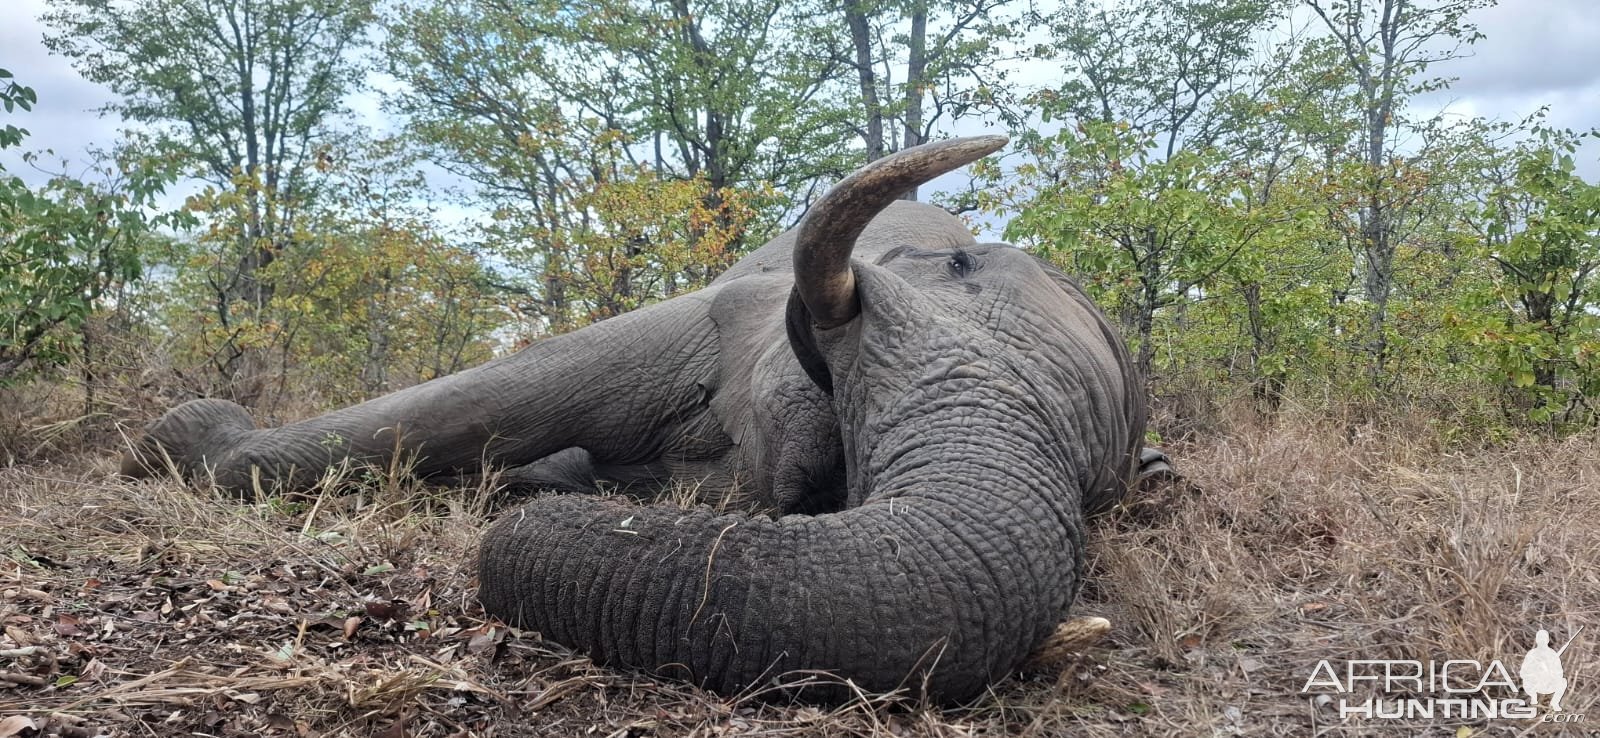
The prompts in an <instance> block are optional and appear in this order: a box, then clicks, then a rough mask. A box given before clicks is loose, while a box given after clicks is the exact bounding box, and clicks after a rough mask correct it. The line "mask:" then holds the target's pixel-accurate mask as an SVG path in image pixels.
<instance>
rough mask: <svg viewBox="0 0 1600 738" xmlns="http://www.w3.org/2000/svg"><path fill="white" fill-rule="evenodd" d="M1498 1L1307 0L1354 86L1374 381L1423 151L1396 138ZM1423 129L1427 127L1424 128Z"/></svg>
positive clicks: (1383, 360)
mask: <svg viewBox="0 0 1600 738" xmlns="http://www.w3.org/2000/svg"><path fill="white" fill-rule="evenodd" d="M1494 2H1495V0H1435V1H1433V2H1429V1H1428V0H1421V1H1420V2H1419V0H1305V3H1306V6H1307V7H1309V8H1310V9H1311V10H1312V11H1313V12H1314V13H1315V14H1316V16H1317V17H1318V18H1319V19H1321V21H1322V23H1323V25H1324V27H1325V28H1326V29H1327V31H1328V34H1329V37H1328V38H1327V39H1326V40H1325V43H1327V44H1328V45H1329V46H1330V47H1331V48H1332V49H1333V50H1334V52H1335V53H1336V54H1337V56H1338V59H1339V60H1340V63H1341V65H1342V66H1343V67H1344V69H1345V71H1347V72H1348V73H1349V74H1350V75H1351V77H1352V78H1353V82H1354V91H1355V96H1354V100H1353V102H1354V105H1355V108H1356V113H1357V115H1358V119H1359V120H1360V121H1361V124H1362V126H1361V129H1360V131H1359V137H1358V138H1357V139H1355V140H1353V141H1351V142H1350V143H1351V145H1352V148H1353V150H1352V151H1351V152H1350V153H1351V154H1353V155H1354V158H1355V159H1356V160H1357V161H1359V162H1360V163H1361V165H1362V166H1363V168H1364V171H1363V177H1362V182H1361V185H1360V197H1361V200H1360V205H1359V209H1358V210H1357V218H1358V225H1359V244H1360V257H1361V269H1362V288H1363V290H1362V291H1363V296H1364V297H1365V298H1366V302H1367V304H1368V309H1369V312H1368V320H1367V327H1366V332H1367V343H1368V351H1369V352H1370V355H1371V359H1370V362H1369V364H1368V368H1369V370H1370V371H1371V372H1372V374H1373V375H1374V376H1375V377H1376V376H1377V375H1379V374H1381V373H1382V372H1383V371H1384V369H1385V366H1386V364H1387V362H1388V359H1389V338H1388V334H1387V324H1388V317H1389V298H1390V295H1391V293H1392V292H1393V290H1394V286H1395V253H1396V249H1397V248H1398V245H1399V243H1400V241H1401V240H1402V239H1403V238H1404V237H1405V235H1406V233H1405V231H1404V230H1403V225H1402V216H1403V213H1402V212H1400V211H1403V210H1404V209H1406V208H1407V207H1408V206H1409V205H1410V204H1411V200H1412V194H1413V192H1412V190H1411V189H1410V188H1407V187H1403V186H1400V180H1402V179H1403V178H1404V177H1405V176H1406V171H1407V170H1412V169H1414V168H1415V164H1416V163H1417V162H1418V161H1420V159H1421V158H1423V157H1425V155H1426V152H1425V151H1418V152H1414V153H1412V154H1405V153H1402V152H1401V150H1400V148H1399V146H1398V144H1397V142H1396V140H1397V136H1396V134H1397V133H1398V132H1401V131H1404V130H1406V129H1407V127H1410V126H1414V125H1415V122H1414V121H1410V120H1408V119H1407V117H1406V115H1405V107H1406V101H1407V99H1408V98H1409V97H1410V96H1412V95H1414V94H1416V93H1419V92H1426V91H1430V90H1436V89H1439V88H1441V87H1444V86H1446V85H1448V81H1447V80H1443V79H1437V78H1427V77H1424V76H1423V75H1424V74H1425V73H1426V72H1427V71H1428V69H1429V68H1430V67H1431V66H1432V65H1434V64H1437V63H1439V62H1442V61H1446V60H1449V59H1452V58H1455V57H1456V56H1458V55H1459V53H1460V50H1461V48H1462V47H1463V46H1466V45H1470V44H1471V43H1473V42H1474V41H1476V40H1478V39H1479V38H1481V34H1479V33H1478V31H1477V28H1476V27H1475V26H1474V25H1472V24H1471V23H1469V22H1468V21H1467V16H1468V14H1469V13H1471V12H1472V11H1473V10H1476V9H1479V8H1483V7H1488V6H1490V5H1493V4H1494ZM1424 125H1426V123H1424Z"/></svg>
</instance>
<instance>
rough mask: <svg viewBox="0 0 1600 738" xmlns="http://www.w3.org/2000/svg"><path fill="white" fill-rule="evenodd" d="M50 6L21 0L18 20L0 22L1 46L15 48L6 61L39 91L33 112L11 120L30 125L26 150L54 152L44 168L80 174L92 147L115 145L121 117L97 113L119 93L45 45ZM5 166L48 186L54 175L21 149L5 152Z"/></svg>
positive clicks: (1, 158)
mask: <svg viewBox="0 0 1600 738" xmlns="http://www.w3.org/2000/svg"><path fill="white" fill-rule="evenodd" d="M45 10H47V8H46V6H45V4H44V3H43V2H42V0H20V2H16V4H15V5H14V6H12V7H11V8H8V12H7V16H9V18H10V19H11V20H12V22H10V23H7V24H4V25H0V49H6V50H7V51H8V52H9V53H8V54H7V55H6V57H5V58H4V59H0V64H4V65H5V66H6V68H7V69H9V70H10V71H11V73H12V74H14V75H16V81H17V82H18V83H20V84H22V85H25V86H28V87H32V88H33V90H34V92H36V93H38V95H39V102H38V104H37V105H35V106H34V108H33V110H32V111H31V112H27V113H19V114H14V115H12V116H10V117H9V118H8V120H7V122H8V123H11V124H13V125H17V126H20V127H22V128H26V129H28V131H29V133H30V135H29V136H28V138H27V139H26V140H25V141H24V142H23V146H22V147H23V148H24V149H27V150H29V151H36V152H37V151H43V150H45V149H49V150H51V151H52V152H53V153H54V156H45V157H41V162H40V163H41V165H42V166H44V167H46V168H49V169H62V170H65V171H67V172H68V173H71V174H79V173H81V172H80V171H79V170H81V169H82V167H83V166H84V165H85V164H86V163H87V161H88V159H89V156H88V152H89V149H91V148H109V147H110V146H111V145H112V144H113V143H115V142H116V140H117V125H118V123H119V121H118V120H116V119H115V118H105V117H101V116H100V115H99V113H98V112H97V111H98V109H99V108H100V107H102V106H104V105H105V104H106V103H108V102H111V101H112V100H113V99H114V95H113V94H112V93H111V91H110V90H108V89H106V88H105V87H103V86H101V85H97V84H95V83H93V82H90V81H88V80H86V79H84V78H83V77H81V76H79V75H78V72H77V71H76V70H74V69H73V68H72V65H71V63H69V62H68V61H67V60H66V59H65V58H63V57H60V56H55V55H53V54H51V53H50V52H49V50H47V49H46V48H45V46H44V33H45V31H46V30H47V28H46V26H45V25H44V23H42V22H41V21H40V20H39V18H38V16H39V15H40V14H41V13H43V12H44V11H45ZM62 160H65V166H62V164H63V161H62ZM0 164H3V165H4V166H5V167H6V170H7V171H9V172H11V173H13V174H16V175H17V176H20V177H22V178H23V179H24V180H26V181H28V182H29V183H30V184H35V185H37V184H42V183H43V182H44V180H45V179H47V178H48V176H49V175H48V174H46V173H42V172H39V171H38V170H37V169H35V168H34V167H31V166H28V165H26V164H24V163H22V162H21V160H20V158H19V157H18V155H17V152H15V151H7V152H0Z"/></svg>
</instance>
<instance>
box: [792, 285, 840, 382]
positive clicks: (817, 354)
mask: <svg viewBox="0 0 1600 738" xmlns="http://www.w3.org/2000/svg"><path fill="white" fill-rule="evenodd" d="M812 323H813V321H812V319H811V311H809V310H807V309H806V302H805V300H803V299H801V297H800V288H799V287H796V288H794V289H793V290H790V291H789V304H788V306H787V307H786V308H785V309H784V315H783V327H784V330H785V331H787V332H788V334H789V346H790V347H791V348H793V349H794V357H795V359H796V360H798V361H799V362H800V368H801V369H804V370H805V372H806V376H808V377H810V378H811V381H812V382H814V383H816V385H817V386H818V387H821V388H822V391H823V392H826V393H828V394H830V395H831V394H833V372H831V371H829V370H828V362H827V361H826V360H824V359H823V358H822V351H821V349H818V348H817V337H816V336H814V335H812V333H811V326H812Z"/></svg>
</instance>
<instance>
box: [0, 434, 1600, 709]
mask: <svg viewBox="0 0 1600 738" xmlns="http://www.w3.org/2000/svg"><path fill="white" fill-rule="evenodd" d="M1431 435H1432V434H1431V433H1429V432H1428V431H1427V430H1426V428H1425V427H1424V426H1421V425H1419V426H1417V427H1416V428H1409V429H1408V428H1405V427H1403V426H1400V427H1391V428H1389V429H1388V430H1379V429H1376V428H1374V427H1372V426H1365V425H1360V424H1349V423H1345V424H1339V423H1331V422H1327V421H1318V422H1315V423H1313V422H1303V421H1294V420H1283V421H1278V422H1276V423H1273V424H1261V423H1259V422H1253V421H1252V422H1240V423H1236V424H1234V426H1233V427H1231V428H1227V429H1224V430H1221V431H1218V432H1217V433H1215V434H1212V435H1210V436H1209V437H1207V438H1205V439H1204V440H1201V441H1196V442H1189V443H1182V444H1177V445H1176V447H1175V448H1173V449H1172V450H1173V451H1174V456H1175V457H1176V458H1177V460H1178V462H1179V463H1180V464H1181V466H1182V469H1183V471H1184V472H1185V473H1186V474H1187V475H1188V482H1187V483H1185V484H1175V485H1168V486H1165V487H1162V488H1160V489H1155V490H1151V491H1149V492H1147V493H1146V494H1145V495H1144V496H1143V497H1141V498H1140V499H1136V500H1132V501H1130V504H1129V505H1128V506H1127V507H1126V508H1125V509H1123V510H1119V511H1118V512H1116V513H1114V514H1112V515H1110V516H1108V517H1106V518H1104V519H1102V520H1101V521H1099V523H1098V524H1097V525H1096V529H1095V534H1094V536H1093V540H1092V544H1091V545H1092V548H1091V552H1090V553H1091V557H1092V566H1091V574H1092V581H1091V583H1090V585H1089V586H1088V588H1087V591H1086V595H1085V598H1084V599H1083V601H1082V602H1081V603H1080V607H1079V610H1080V612H1083V613H1087V614H1098V615H1103V616H1105V617H1107V618H1109V619H1111V621H1112V622H1113V624H1114V628H1113V631H1112V634H1111V636H1110V638H1109V639H1108V640H1107V641H1106V642H1104V643H1102V644H1101V645H1099V646H1097V647H1094V648H1092V649H1090V650H1089V651H1087V652H1086V653H1084V654H1082V655H1081V656H1080V657H1079V658H1077V659H1076V660H1073V661H1071V662H1070V663H1068V664H1067V665H1066V666H1065V668H1062V669H1061V670H1059V672H1055V673H1048V674H1035V675H1031V676H1026V677H1017V678H1013V679H1010V680H1007V681H1006V682H1004V683H1002V684H1000V685H998V686H996V687H995V689H994V690H993V692H992V693H991V694H989V695H988V696H986V697H985V698H983V699H981V700H980V701H978V702H977V703H975V704H973V705H971V706H968V707H966V708H963V709H954V710H941V709H937V708H932V707H928V706H925V705H921V704H919V703H918V702H917V701H916V699H915V698H914V696H909V697H906V696H901V697H896V696H892V695H891V696H883V695H862V696H861V698H860V699H858V700H856V701H855V702H853V703H851V704H847V705H844V706H842V707H836V708H825V709H819V708H817V707H812V706H805V705H788V704H784V703H782V702H781V701H778V700H776V699H774V698H773V697H772V696H771V695H767V696H765V698H763V696H761V695H756V696H751V697H746V698H742V699H726V698H721V697H718V696H715V695H711V694H707V693H704V692H700V691H698V690H695V689H692V688H688V687H685V686H681V685H676V684H672V683H660V682H656V681H654V680H652V679H649V678H647V677H645V676H641V675H637V674H631V673H625V672H619V671H613V670H608V669H602V668H598V667H595V666H593V665H592V664H590V663H589V662H588V661H587V660H586V659H583V658H581V657H576V656H573V655H571V654H570V653H567V652H565V651H563V650H562V649H561V648H559V647H557V646H554V645H553V644H547V643H543V642H541V640H540V638H539V636H538V634H536V633H531V632H515V631H509V630H507V629H506V628H505V627H504V626H503V625H500V624H498V623H495V622H486V621H485V620H484V618H483V614H482V611H481V610H480V609H479V608H478V606H477V604H476V602H475V599H474V592H475V584H474V582H473V579H472V573H471V569H470V566H469V562H470V561H471V559H472V555H473V549H474V546H475V542H476V536H477V533H478V531H479V530H481V529H482V528H483V526H484V524H485V520H486V519H487V518H489V517H491V516H492V515H493V514H494V510H493V505H492V504H491V503H490V502H489V500H490V499H492V495H490V494H488V492H487V490H485V489H476V490H438V489H426V488H421V487H418V486H416V485H413V484H410V483H407V482H403V481H399V480H397V479H396V478H394V477H392V476H391V475H388V474H367V475H356V474H349V475H346V478H345V480H344V482H345V486H346V487H348V486H349V484H350V483H351V482H352V481H353V482H354V483H356V484H357V486H358V487H359V488H360V492H359V494H354V495H342V496H334V495H316V496H311V497H308V498H305V499H302V500H295V501H275V502H272V503H267V504H262V505H241V504H238V503H235V502H231V501H223V500H220V499H216V498H214V497H211V496H209V495H205V494H201V493H197V492H196V491H195V490H194V489H192V488H191V487H188V486H186V485H183V484H179V483H176V482H173V481H170V480H167V481H147V482H140V483H129V482H123V481H117V480H113V479H111V477H110V472H111V471H112V468H113V467H112V465H113V459H112V456H113V454H110V453H97V454H93V455H80V456H75V457H67V458H62V459H60V460H59V461H57V462H55V463H48V464H32V465H28V466H19V467H12V468H8V469H4V470H0V626H3V629H4V630H3V633H0V738H10V737H11V736H24V737H27V736H34V735H62V736H94V735H129V736H143V735H163V736H165V735H211V736H239V735H282V736H315V735H322V736H342V735H377V736H382V737H383V738H398V737H400V736H522V735H552V736H555V735H560V736H569V735H593V736H617V737H619V738H620V737H622V736H722V735H761V736H869V735H929V736H1002V735H1003V736H1046V735H1075V736H1212V735H1247V736H1278V735H1282V736H1311V735H1326V736H1389V735H1394V736H1402V735H1403V736H1411V735H1437V736H1455V737H1457V738H1461V737H1464V736H1480V735H1481V736H1488V735H1495V736H1500V735H1505V736H1511V735H1593V734H1600V679H1597V678H1596V677H1597V676H1600V674H1597V672H1600V669H1597V666H1596V660H1595V655H1596V654H1597V653H1600V435H1596V434H1590V435H1587V436H1582V437H1577V438H1571V439H1567V440H1560V441H1555V440H1529V441H1523V442H1518V443H1516V444H1515V445H1512V446H1510V447H1503V448H1497V449H1493V450H1486V451H1480V452H1474V453H1446V452H1441V451H1439V450H1438V449H1437V447H1436V444H1434V443H1432V442H1431V441H1428V440H1426V439H1428V438H1430V437H1431ZM357 477H361V478H357ZM1580 626H1581V627H1584V628H1585V630H1583V631H1582V632H1581V633H1580V634H1579V635H1578V638H1577V640H1576V642H1575V643H1574V645H1573V646H1572V647H1571V649H1569V650H1568V651H1566V652H1565V653H1564V655H1563V657H1562V660H1563V662H1564V664H1565V667H1566V675H1567V678H1568V680H1569V684H1570V687H1569V690H1568V694H1567V697H1566V699H1565V705H1564V706H1565V707H1566V712H1567V714H1569V715H1580V714H1583V715H1586V716H1587V722H1577V723H1568V724H1554V723H1540V722H1536V721H1522V720H1505V719H1495V720H1485V719H1481V718H1480V719H1468V720H1462V719H1438V718H1436V719H1434V720H1410V721H1375V720H1373V721H1369V720H1362V719H1351V720H1348V721H1343V722H1341V721H1340V719H1339V715H1338V711H1337V709H1336V706H1335V705H1333V704H1319V703H1318V701H1317V700H1316V699H1314V695H1304V694H1301V693H1300V692H1301V688H1302V686H1303V685H1304V684H1305V683H1306V681H1307V679H1308V678H1309V677H1310V676H1311V673H1312V669H1313V667H1314V665H1315V664H1316V663H1317V662H1318V661H1319V660H1321V659H1330V660H1334V662H1335V663H1342V660H1344V659H1358V658H1361V659H1418V660H1435V661H1442V660H1444V659H1447V658H1453V659H1473V660H1477V661H1480V662H1488V661H1490V660H1492V659H1501V660H1503V661H1504V662H1505V663H1506V665H1507V667H1508V669H1510V670H1511V671H1512V673H1513V675H1515V671H1516V669H1517V668H1518V666H1519V665H1520V663H1521V659H1522V655H1523V654H1524V653H1526V652H1527V650H1528V649H1529V648H1530V647H1532V645H1533V636H1534V632H1535V631H1536V630H1537V629H1539V628H1547V629H1548V630H1550V632H1551V633H1552V640H1554V641H1556V644H1555V645H1557V646H1559V644H1560V643H1562V642H1564V641H1566V640H1567V638H1568V637H1569V636H1570V634H1572V633H1573V632H1574V631H1576V630H1577V629H1578V628H1579V627H1580ZM1366 692H1370V688H1367V689H1364V690H1363V693H1366ZM1322 702H1327V700H1322ZM1542 710H1543V708H1542V707H1541V711H1542Z"/></svg>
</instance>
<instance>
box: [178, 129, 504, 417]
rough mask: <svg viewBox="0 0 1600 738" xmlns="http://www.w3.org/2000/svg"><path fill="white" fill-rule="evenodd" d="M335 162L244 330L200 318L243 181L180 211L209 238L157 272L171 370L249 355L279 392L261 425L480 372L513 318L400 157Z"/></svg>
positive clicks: (380, 153) (240, 202)
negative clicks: (290, 405)
mask: <svg viewBox="0 0 1600 738" xmlns="http://www.w3.org/2000/svg"><path fill="white" fill-rule="evenodd" d="M343 154H344V155H343V156H341V157H340V158H339V159H338V160H332V159H327V160H324V162H323V164H322V166H320V167H317V168H316V169H315V170H314V173H313V175H308V176H314V177H315V178H316V179H317V180H318V181H314V182H310V183H308V184H310V185H312V186H316V187H318V188H319V189H322V190H324V191H326V192H327V193H328V194H327V195H326V196H324V197H322V198H319V199H318V200H317V201H315V202H313V203H310V204H307V205H304V206H301V208H300V212H299V216H298V217H297V218H296V220H295V223H294V228H293V229H292V230H291V231H288V232H285V233H282V234H280V238H281V242H282V244H283V246H282V248H281V249H280V250H279V252H278V254H277V256H276V258H275V259H274V260H273V261H272V263H271V264H268V265H266V266H264V267H262V268H261V275H262V278H263V279H265V280H270V281H271V282H272V284H273V285H274V288H275V289H274V291H273V294H272V297H271V298H270V299H269V300H268V301H267V303H266V304H265V305H263V306H262V307H261V309H260V310H259V311H258V312H257V313H256V315H255V319H254V320H253V321H251V322H249V323H246V324H241V323H238V322H233V323H225V322H223V321H222V320H221V318H220V316H218V315H217V314H216V313H214V312H211V311H208V310H204V309H203V308H204V306H205V303H206V302H207V301H208V300H209V299H210V298H211V291H212V285H213V282H212V279H211V275H212V274H214V272H215V269H216V261H217V260H218V258H219V254H220V253H222V252H221V251H219V249H217V248H216V247H215V243H214V242H216V241H229V240H231V239H232V238H233V224H235V223H236V222H237V221H238V219H239V217H240V215H241V213H242V212H244V211H245V209H246V208H247V207H248V201H249V200H248V198H246V197H244V196H242V195H241V194H240V193H241V191H244V190H245V189H247V188H248V187H249V184H250V183H249V182H243V183H241V184H240V185H239V186H236V187H231V188H221V187H215V186H212V187H208V188H207V189H206V190H205V191H203V192H201V193H199V194H198V195H196V196H194V197H192V198H190V200H189V202H188V208H189V209H190V211H191V212H194V213H197V214H199V215H200V216H201V217H202V218H203V220H204V221H205V223H206V227H205V228H204V229H202V230H201V231H200V233H199V234H198V236H197V237H196V238H195V239H193V240H191V241H188V242H179V243H176V244H174V248H173V250H172V255H171V258H170V259H169V260H168V261H167V262H166V263H164V264H163V265H162V266H163V267H164V270H165V271H167V272H169V273H170V274H171V277H170V278H169V279H167V280H164V281H163V284H162V285H161V288H162V289H163V290H164V294H163V295H161V299H159V300H158V301H157V302H158V303H159V304H161V305H162V306H164V308H165V309H164V310H163V311H162V312H161V314H160V315H159V319H160V321H161V322H162V323H163V324H164V325H165V327H166V328H167V330H168V333H169V334H170V336H171V338H170V350H171V352H172V353H173V354H174V355H175V356H176V357H177V359H178V363H180V364H182V365H187V366H195V365H200V366H205V365H208V364H211V363H215V362H219V361H221V360H222V357H224V356H226V352H225V350H224V349H225V348H226V347H228V346H245V347H248V348H249V349H250V350H251V351H254V352H256V353H257V354H258V355H260V356H261V357H263V360H264V361H265V362H266V363H265V367H264V369H265V371H264V373H263V376H266V377H269V378H272V379H274V380H275V382H274V383H269V385H268V386H264V387H263V388H262V392H261V397H260V399H259V402H258V407H260V408H261V409H263V410H265V411H267V412H273V411H275V410H278V409H280V403H281V401H282V400H284V399H285V398H289V399H292V400H293V401H296V402H299V403H302V405H303V404H310V405H312V406H316V407H320V406H323V405H325V404H333V403H348V402H351V401H357V400H361V399H365V398H368V397H372V396H375V395H378V394H382V393H383V392H387V391H389V390H392V389H396V388H398V387H402V386H406V385H409V384H413V383H416V382H419V381H423V380H427V379H432V378H433V377H437V376H443V375H445V374H449V373H451V372H454V371H457V370H459V369H461V368H463V367H465V366H468V365H470V364H473V363H477V362H479V361H482V360H484V359H487V358H488V357H489V356H490V355H491V354H492V353H493V349H494V346H495V341H494V340H493V338H494V337H493V334H494V332H495V331H496V330H498V329H500V328H501V327H503V326H505V325H506V324H507V323H509V322H510V320H511V318H512V314H511V311H510V310H509V309H508V308H507V306H506V305H504V304H503V302H502V301H501V298H502V295H501V294H500V292H499V290H497V289H495V288H494V287H493V282H494V280H493V278H492V276H491V275H490V273H489V271H488V270H487V269H486V268H485V267H484V265H483V263H482V261H481V260H480V259H479V258H478V256H477V255H476V254H475V253H473V251H472V250H471V249H469V248H466V247H463V246H462V245H460V244H459V243H456V242H453V241H452V240H450V239H449V238H447V237H446V236H444V235H443V234H442V233H441V230H440V229H439V228H438V227H437V226H436V225H435V224H434V223H433V222H432V217H431V214H430V213H429V212H427V211H426V210H424V209H422V208H421V207H419V206H418V205H417V204H416V203H417V201H419V200H420V197H419V194H420V192H421V189H420V188H421V186H422V178H421V176H420V175H419V174H418V173H417V172H416V170H415V167H414V166H413V165H414V160H413V159H412V158H411V157H410V155H409V154H408V153H407V152H405V151H404V150H402V149H401V148H400V147H398V146H397V144H396V142H394V141H392V140H380V141H374V142H369V143H367V144H365V145H362V146H359V147H352V148H349V149H345V150H344V151H343ZM193 389H195V390H196V391H197V392H198V393H199V394H201V395H202V396H204V395H210V394H213V393H214V392H213V390H214V388H212V387H209V386H205V385H200V386H195V387H193Z"/></svg>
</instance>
